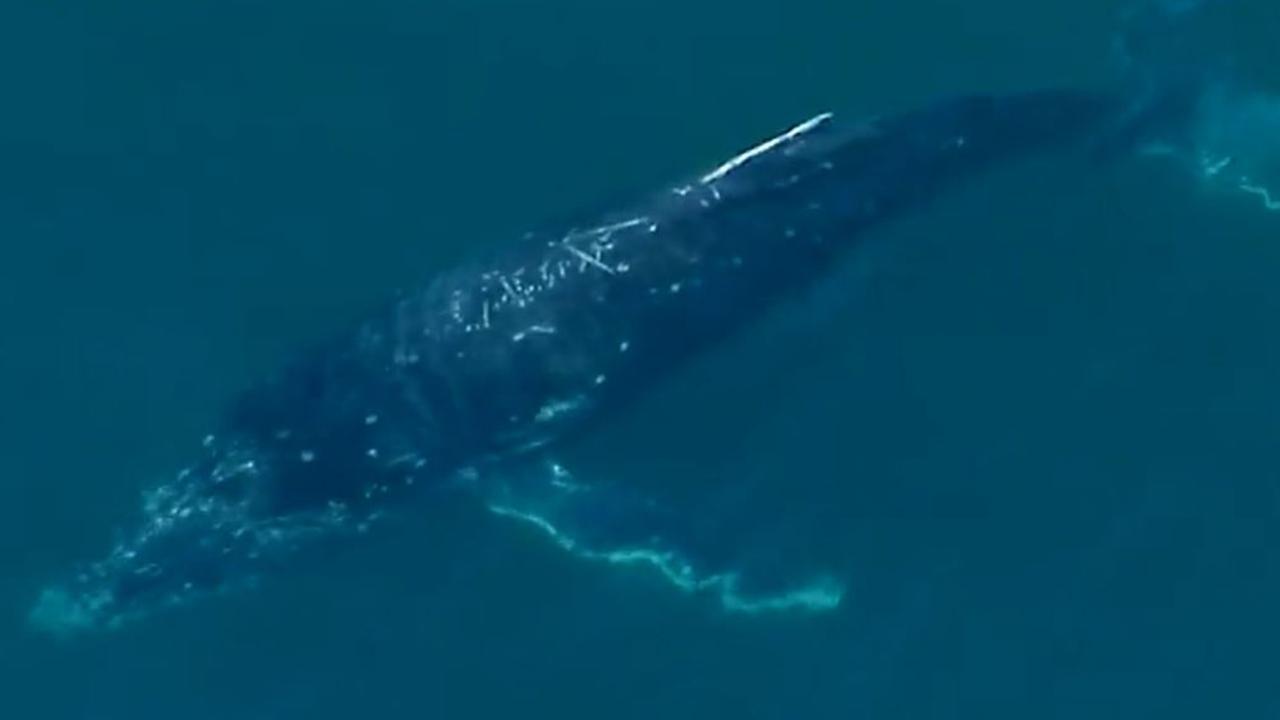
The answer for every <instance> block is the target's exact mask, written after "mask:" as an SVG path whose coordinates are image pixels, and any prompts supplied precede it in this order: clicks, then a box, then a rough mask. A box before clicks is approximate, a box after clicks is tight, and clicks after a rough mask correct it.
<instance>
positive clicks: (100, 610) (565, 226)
mask: <svg viewBox="0 0 1280 720" xmlns="http://www.w3.org/2000/svg"><path fill="white" fill-rule="evenodd" d="M1125 110H1126V105H1125V103H1124V101H1123V99H1122V98H1121V97H1119V96H1117V95H1113V94H1111V93H1108V92H1095V91H1087V90H1075V89H1048V90H1040V89H1037V90H1031V91H1024V92H1014V93H1009V94H1004V95H992V94H980V95H962V96H956V97H951V98H947V99H943V100H939V101H937V102H933V103H930V104H928V105H926V106H924V107H920V108H918V109H913V110H909V111H905V112H901V113H897V114H890V115H886V116H881V117H873V118H848V119H846V118H843V117H837V116H836V115H835V114H833V113H829V112H824V113H820V114H816V115H814V116H812V117H810V118H809V119H807V120H804V121H803V122H800V123H798V124H796V125H794V126H793V127H790V128H789V129H786V130H785V131H783V132H780V133H778V134H776V135H775V136H773V137H770V138H768V139H766V140H764V141H763V142H757V143H755V144H753V145H750V146H749V147H747V148H746V149H744V150H742V151H741V152H739V153H737V154H735V155H733V156H732V157H728V158H726V159H724V160H723V161H722V162H720V163H718V164H715V165H713V166H711V167H706V168H703V169H701V170H700V171H698V172H696V173H693V174H691V175H689V176H688V177H686V178H684V179H682V180H680V181H678V182H675V183H673V184H670V185H668V186H665V187H662V188H659V189H658V190H656V191H653V192H650V193H647V194H645V195H643V196H641V197H639V198H637V199H635V200H633V201H631V202H628V203H622V204H620V205H618V206H616V207H614V208H611V209H608V210H606V211H604V212H601V213H596V214H592V215H584V216H583V217H580V218H575V219H573V220H572V221H570V222H564V223H560V224H557V225H553V226H549V227H545V228H542V229H539V230H536V231H531V232H528V233H525V234H523V235H521V236H519V237H514V238H511V240H510V241H509V242H507V243H499V244H496V245H494V246H492V247H490V248H489V249H487V250H486V251H485V252H483V253H477V254H476V255H475V256H473V257H469V258H468V259H467V260H466V261H464V262H463V263H461V264H460V265H458V266H456V267H450V268H444V269H440V270H438V271H435V272H433V273H430V274H429V277H427V278H426V280H425V282H423V283H422V284H421V285H420V287H418V288H417V289H415V290H414V291H412V292H408V293H404V294H401V295H399V296H398V297H395V298H393V299H392V300H390V301H388V302H387V303H385V304H384V305H382V306H380V307H377V308H374V309H373V310H372V311H371V312H369V313H367V314H366V315H364V316H363V318H362V319H361V320H360V321H359V322H357V323H354V324H353V326H351V327H350V328H349V329H348V330H346V331H343V332H339V333H335V334H334V335H332V336H330V337H329V338H327V339H323V340H321V341H319V342H317V343H315V344H313V345H310V346H308V347H305V348H301V349H299V350H298V351H297V352H296V353H295V354H294V355H293V356H292V357H290V358H289V359H288V360H287V361H286V362H283V363H282V364H281V365H280V367H279V369H278V370H277V371H276V372H274V373H272V374H270V375H269V376H268V377H265V378H263V379H261V381H259V382H257V383H254V384H252V385H251V386H249V387H247V388H246V389H245V390H244V391H243V392H241V393H240V394H238V395H237V396H235V397H233V398H230V399H229V401H228V403H227V405H226V410H225V413H224V414H223V415H222V417H221V418H220V420H219V421H218V422H217V423H216V424H215V425H214V429H213V432H211V433H210V434H208V435H207V436H206V437H204V438H203V441H202V442H200V443H198V445H199V448H198V451H197V453H196V456H195V457H194V458H192V460H191V462H190V463H188V464H187V465H186V466H185V467H183V468H182V469H181V470H180V471H178V472H177V473H176V474H175V475H174V476H172V478H171V479H169V480H167V481H165V482H163V483H161V484H159V485H158V486H156V487H154V488H153V489H151V490H149V491H147V492H146V493H145V494H144V496H143V498H142V503H141V507H140V508H139V511H138V514H137V517H136V518H135V519H134V520H133V524H132V525H130V526H129V527H130V529H129V530H128V531H126V532H125V533H123V534H122V535H121V537H120V539H119V540H118V541H117V542H115V543H114V544H112V545H110V546H109V547H108V548H107V549H106V551H105V552H104V554H103V555H102V556H100V557H99V558H98V559H96V560H93V561H90V562H86V563H84V564H82V565H80V566H78V567H76V568H74V569H73V570H72V571H71V572H70V573H68V574H67V576H66V577H63V578H59V579H58V580H57V581H55V582H53V583H51V584H50V585H49V586H48V587H47V588H46V589H44V590H43V591H42V592H41V594H40V596H39V598H38V600H37V601H36V603H35V604H34V607H33V609H32V610H31V615H30V619H31V621H32V622H33V623H34V624H35V625H37V626H39V627H41V628H42V629H47V630H50V631H54V632H60V633H65V632H76V631H82V630H93V629H107V628H115V627H120V626H121V625H123V624H125V623H127V622H130V621H134V620H138V619H140V618H144V617H147V616H149V615H151V614H153V613H155V612H158V611H160V610H162V609H165V608H173V607H177V606H182V605H186V604H188V603H190V602H192V601H193V600H195V599H197V598H208V597H211V596H215V595H219V594H222V593H226V592H232V591H236V590H237V589H243V588H248V587H251V586H258V587H260V586H261V585H262V583H263V581H265V580H266V579H268V578H270V577H272V576H276V575H281V574H284V573H287V572H289V571H290V569H291V568H294V567H296V566H298V565H299V564H300V563H302V562H304V558H311V559H313V560H314V559H317V558H319V559H321V561H323V558H324V557H326V554H327V553H329V552H332V551H333V549H334V548H337V547H341V546H343V545H347V544H354V543H357V542H359V540H360V538H362V537H366V536H368V535H370V534H372V533H376V532H390V530H384V529H383V527H384V526H386V525H387V523H386V522H385V521H386V520H387V519H389V518H393V517H413V518H418V517H427V516H429V515H430V513H432V512H433V511H434V510H436V509H437V508H439V507H441V503H438V502H435V499H437V498H438V497H439V493H441V492H449V493H459V494H462V495H464V496H466V497H467V498H469V500H468V501H471V499H473V500H474V502H476V503H479V504H480V505H481V506H483V507H484V508H487V509H488V510H489V511H492V512H493V513H495V514H496V515H498V516H500V517H502V518H509V519H510V520H512V521H514V522H521V523H526V524H528V525H530V526H532V527H533V528H536V529H537V530H538V532H536V533H530V535H531V536H537V535H538V534H542V535H545V537H546V538H547V539H548V540H549V541H550V542H552V543H554V544H555V545H556V546H558V547H560V548H562V549H563V550H564V551H565V552H568V553H571V554H572V555H573V556H574V557H577V558H581V559H583V560H584V561H592V562H597V563H600V564H602V565H605V566H608V567H610V568H611V570H610V571H617V572H621V571H635V572H651V573H656V576H657V577H659V578H662V579H664V580H665V581H668V582H669V583H670V585H671V586H672V587H673V588H675V589H676V590H677V591H679V592H685V593H688V594H690V595H691V596H697V597H701V598H705V601H706V602H709V603H713V604H716V605H718V606H720V607H723V608H724V609H725V610H726V611H727V612H743V613H761V612H789V611H795V612H814V611H824V610H830V609H832V608H835V607H838V606H839V604H840V602H841V599H842V597H843V594H844V585H845V581H844V579H842V578H839V577H837V576H834V575H831V574H826V573H816V574H813V575H802V574H800V573H796V574H795V575H794V576H792V575H791V574H789V573H788V572H787V571H786V569H785V568H779V567H778V566H777V564H776V563H775V564H773V565H771V566H770V567H769V568H768V569H767V570H765V571H757V570H756V569H754V568H752V567H751V565H750V563H749V562H746V561H743V560H741V559H740V558H738V557H736V556H735V554H734V553H731V552H725V550H724V548H725V545H727V544H728V545H731V544H732V543H729V542H725V541H724V540H723V539H722V538H720V539H718V538H714V537H709V536H712V535H714V533H710V532H708V531H707V528H706V527H705V525H704V526H700V523H704V522H705V518H702V517H699V516H696V515H695V516H682V515H681V513H680V512H678V511H676V510H675V509H674V508H673V507H672V506H670V505H669V504H667V503H664V501H663V498H661V497H652V496H650V495H647V494H646V493H645V492H643V491H642V490H641V489H638V488H628V487H620V486H618V485H617V484H616V483H610V482H608V481H603V480H597V479H593V478H589V477H582V476H580V474H579V473H575V472H574V471H573V469H572V468H569V467H567V466H566V465H565V464H564V462H563V461H562V460H561V459H560V458H561V457H563V455H564V454H565V450H566V449H568V448H571V447H573V446H574V444H575V443H580V442H584V441H585V440H586V439H587V438H589V437H590V435H591V434H592V433H593V432H594V431H596V430H597V429H598V428H601V427H603V426H606V425H607V424H608V423H610V421H611V420H612V419H613V418H615V417H616V416H617V415H619V414H620V413H625V412H626V410H627V408H628V407H629V406H630V405H632V404H633V403H634V402H635V401H636V400H637V399H638V398H640V397H643V396H644V395H645V394H646V393H649V392H651V391H652V390H653V388H654V387H656V386H657V384H659V383H662V382H664V381H665V380H667V379H668V378H670V377H671V376H672V375H673V374H674V373H676V372H678V370H679V369H680V368H681V367H682V366H683V365H685V364H687V363H688V362H689V361H690V360H691V359H692V358H694V357H697V356H699V355H701V354H703V353H705V352H706V351H708V350H709V349H711V348H713V347H716V346H717V345H720V344H722V343H724V342H725V341H726V340H727V339H729V338H731V337H733V336H735V335H738V334H740V333H743V332H745V331H747V329H748V328H749V327H750V326H751V325H752V324H753V323H756V322H758V321H759V320H760V318H761V317H762V315H764V314H765V313H766V312H767V311H768V310H769V309H770V308H772V307H775V306H777V305H778V304H779V303H780V302H783V301H784V300H785V299H786V298H788V297H792V296H795V295H796V294H798V293H802V292H804V291H805V289H806V288H809V287H812V286H813V285H814V284H815V283H818V282H820V281H821V280H822V279H823V278H824V277H826V276H828V275H830V274H831V273H832V272H833V271H834V269H835V268H837V267H838V266H839V265H840V264H841V263H842V262H843V261H845V260H846V259H847V258H848V257H850V256H851V255H854V254H856V253H857V251H858V249H859V247H861V246H862V245H863V244H864V242H865V241H866V239H867V238H868V237H869V236H871V235H873V234H874V232H875V230H876V229H877V227H879V226H881V225H883V224H884V223H886V222H889V221H891V220H893V219H895V218H899V217H902V216H904V215H907V214H910V213H913V212H920V211H921V210H922V209H923V208H925V207H927V205H928V203H929V202H930V201H931V200H933V199H934V198H936V197H938V196H939V195H940V194H941V193H943V192H945V191H947V190H948V189H950V188H955V187H958V186H961V185H963V184H964V183H965V182H966V181H969V180H971V179H973V178H974V177H976V176H978V175H979V174H981V173H983V172H986V171H988V170H989V169H990V168H993V167H995V166H998V165H1001V164H1006V163H1010V162H1013V161H1015V160H1017V159H1018V158H1023V157H1027V156H1029V155H1033V154H1036V153H1042V152H1049V151H1066V152H1071V151H1072V150H1073V149H1076V150H1078V149H1080V148H1082V147H1083V148H1087V147H1090V143H1089V142H1088V141H1089V140H1090V139H1091V138H1096V137H1098V135H1099V134H1100V133H1106V132H1108V129H1109V128H1113V127H1114V123H1115V119H1116V118H1117V117H1122V116H1124V115H1125ZM1144 122H1145V120H1144ZM1113 136H1114V133H1113ZM193 444H196V443H193ZM445 505H447V504H445ZM628 569H630V570H628Z"/></svg>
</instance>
